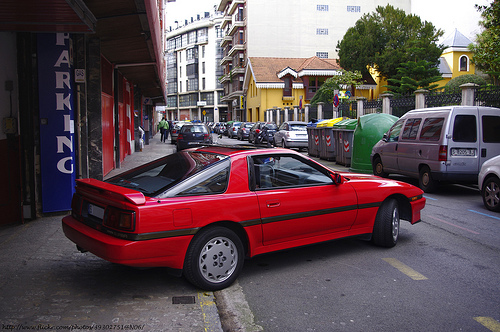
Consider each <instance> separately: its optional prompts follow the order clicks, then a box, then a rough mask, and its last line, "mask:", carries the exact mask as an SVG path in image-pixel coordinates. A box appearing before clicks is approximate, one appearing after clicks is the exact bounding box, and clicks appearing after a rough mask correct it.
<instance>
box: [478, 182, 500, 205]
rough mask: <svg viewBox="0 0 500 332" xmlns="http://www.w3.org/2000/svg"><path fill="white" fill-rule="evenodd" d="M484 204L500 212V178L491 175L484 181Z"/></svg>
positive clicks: (482, 192)
mask: <svg viewBox="0 0 500 332" xmlns="http://www.w3.org/2000/svg"><path fill="white" fill-rule="evenodd" d="M481 196H482V197H483V203H484V206H485V207H486V208H487V209H488V210H490V211H494V212H500V180H499V179H498V178H496V177H490V178H488V179H486V181H484V183H483V188H482V190H481Z"/></svg>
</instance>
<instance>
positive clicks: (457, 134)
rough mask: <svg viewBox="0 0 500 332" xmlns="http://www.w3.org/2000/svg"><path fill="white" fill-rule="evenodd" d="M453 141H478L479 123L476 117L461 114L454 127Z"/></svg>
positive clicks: (456, 118)
mask: <svg viewBox="0 0 500 332" xmlns="http://www.w3.org/2000/svg"><path fill="white" fill-rule="evenodd" d="M453 140H454V141H455V142H469V143H474V142H476V141H477V122H476V116H475V115H468V114H459V115H457V116H456V117H455V123H454V125H453Z"/></svg>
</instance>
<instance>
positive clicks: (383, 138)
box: [382, 133, 388, 142]
mask: <svg viewBox="0 0 500 332" xmlns="http://www.w3.org/2000/svg"><path fill="white" fill-rule="evenodd" d="M387 137H388V135H387V133H385V134H384V137H382V140H383V141H384V142H387Z"/></svg>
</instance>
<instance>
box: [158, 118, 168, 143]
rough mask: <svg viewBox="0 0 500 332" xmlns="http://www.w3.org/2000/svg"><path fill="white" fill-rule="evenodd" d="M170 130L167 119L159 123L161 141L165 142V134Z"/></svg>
mask: <svg viewBox="0 0 500 332" xmlns="http://www.w3.org/2000/svg"><path fill="white" fill-rule="evenodd" d="M167 129H168V122H167V121H166V120H165V117H163V119H161V121H160V123H158V130H159V131H160V134H161V137H160V141H161V142H165V132H166V130H167Z"/></svg>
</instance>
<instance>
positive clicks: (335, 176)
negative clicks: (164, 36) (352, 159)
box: [332, 173, 343, 185]
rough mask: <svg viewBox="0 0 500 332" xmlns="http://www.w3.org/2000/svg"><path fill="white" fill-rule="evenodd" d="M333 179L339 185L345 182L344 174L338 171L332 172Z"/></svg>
mask: <svg viewBox="0 0 500 332" xmlns="http://www.w3.org/2000/svg"><path fill="white" fill-rule="evenodd" d="M332 180H333V182H334V183H335V184H337V185H339V184H342V182H343V179H342V175H340V174H338V173H333V174H332Z"/></svg>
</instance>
